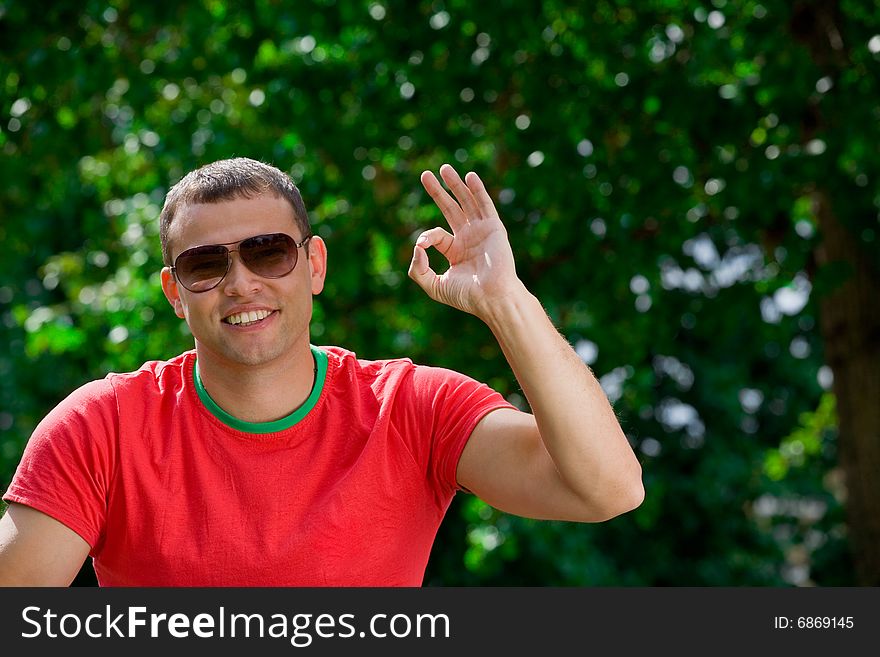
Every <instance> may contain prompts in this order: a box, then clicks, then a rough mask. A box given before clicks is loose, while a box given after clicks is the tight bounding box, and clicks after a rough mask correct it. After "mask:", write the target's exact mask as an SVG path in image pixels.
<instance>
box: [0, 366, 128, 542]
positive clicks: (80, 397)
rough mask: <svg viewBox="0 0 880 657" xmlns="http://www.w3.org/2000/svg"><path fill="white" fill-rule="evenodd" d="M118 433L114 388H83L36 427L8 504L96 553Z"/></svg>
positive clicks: (8, 494) (101, 383)
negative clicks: (44, 519) (51, 521)
mask: <svg viewBox="0 0 880 657" xmlns="http://www.w3.org/2000/svg"><path fill="white" fill-rule="evenodd" d="M117 427H118V413H117V406H116V397H115V394H114V392H113V388H112V386H111V384H110V382H109V381H108V380H107V379H102V380H100V381H92V382H90V383H87V384H85V385H84V386H82V387H80V388H78V389H77V390H75V391H74V392H73V393H71V394H70V395H69V396H68V397H67V398H66V399H64V400H63V401H62V402H61V403H60V404H59V405H58V406H56V407H55V408H54V409H53V410H52V411H51V412H50V413H49V414H48V415H46V417H45V418H44V419H43V421H42V422H40V424H39V425H37V428H36V429H35V430H34V432H33V434H32V435H31V437H30V439H29V440H28V443H27V445H26V446H25V449H24V454H23V455H22V459H21V462H20V463H19V465H18V468H17V469H16V471H15V475H14V476H13V478H12V482H11V484H10V485H9V488H8V489H7V491H6V493H5V494H4V495H3V499H4V500H6V501H7V502H17V503H19V504H24V505H27V506H29V507H32V508H34V509H36V510H38V511H42V512H43V513H45V514H47V515H49V516H51V517H53V518H55V519H56V520H58V521H59V522H61V523H63V524H64V525H66V526H67V527H69V528H70V529H72V530H73V531H75V532H76V533H77V534H79V535H80V536H81V537H82V538H83V539H84V540H85V541H86V542H87V543H88V544H89V545H90V546H91V548H92V551H93V552H94V549H95V547H96V545H97V544H98V542H99V540H100V538H101V536H102V534H103V527H104V520H105V517H106V509H107V498H108V495H109V491H110V484H111V481H112V477H113V464H114V463H115V457H116V454H115V451H116V447H115V446H116V440H115V437H116V434H117Z"/></svg>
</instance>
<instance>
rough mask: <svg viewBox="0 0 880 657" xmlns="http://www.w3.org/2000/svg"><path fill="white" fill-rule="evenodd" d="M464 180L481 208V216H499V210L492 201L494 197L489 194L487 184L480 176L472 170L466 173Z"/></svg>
mask: <svg viewBox="0 0 880 657" xmlns="http://www.w3.org/2000/svg"><path fill="white" fill-rule="evenodd" d="M464 180H465V183H466V184H467V186H468V189H470V191H471V194H472V195H473V198H474V202H475V203H476V204H477V206H478V207H479V209H480V216H481V217H496V216H498V210H497V209H496V208H495V204H494V203H493V202H492V197H491V196H489V192H487V191H486V186H485V185H484V184H483V181H482V180H481V179H480V176H478V175H477V174H476V173H474V172H473V171H470V172H468V173H467V175H465V177H464Z"/></svg>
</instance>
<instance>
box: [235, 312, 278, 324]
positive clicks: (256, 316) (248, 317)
mask: <svg viewBox="0 0 880 657" xmlns="http://www.w3.org/2000/svg"><path fill="white" fill-rule="evenodd" d="M275 312H276V311H274V310H249V311H245V312H241V313H233V314H232V315H229V316H228V317H224V318H223V323H224V324H231V325H232V326H242V327H244V326H253V325H254V324H256V323H258V322H262V321H263V320H264V319H266V318H267V317H269V316H270V315H274V314H275Z"/></svg>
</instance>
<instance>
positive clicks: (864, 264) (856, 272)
mask: <svg viewBox="0 0 880 657" xmlns="http://www.w3.org/2000/svg"><path fill="white" fill-rule="evenodd" d="M815 200H816V204H817V207H816V210H817V216H818V220H819V230H820V236H821V239H822V242H821V244H820V245H819V247H818V249H817V253H816V256H817V261H818V263H819V264H820V265H827V264H829V263H846V264H847V265H849V266H850V267H851V269H852V275H851V276H849V277H848V278H847V279H846V280H845V281H844V282H843V283H842V284H841V285H839V286H837V287H836V288H835V289H833V290H831V291H830V292H829V293H828V294H826V295H825V296H824V297H823V298H822V299H821V306H820V312H821V320H820V324H821V331H822V337H823V340H824V343H825V359H826V362H827V364H828V366H829V367H831V370H832V371H833V372H834V394H835V396H836V397H837V414H838V418H839V420H838V426H839V434H838V451H839V456H840V464H841V466H842V467H843V471H844V474H845V477H846V490H847V499H846V511H847V520H848V523H847V524H848V526H849V539H850V546H851V549H852V552H853V557H854V563H855V569H856V574H857V577H858V580H859V581H858V583H859V584H860V585H862V586H880V274H878V270H877V268H876V267H874V266H872V265H871V263H870V262H868V259H867V254H866V253H865V250H864V249H862V248H861V247H860V246H859V244H858V243H857V242H856V239H855V238H854V236H853V235H852V233H851V232H850V230H849V229H848V228H847V227H846V226H845V225H843V224H842V223H841V221H840V220H839V219H838V218H837V217H836V216H835V215H834V212H833V209H832V207H831V204H830V202H829V199H828V196H826V195H825V194H821V193H818V194H816V195H815Z"/></svg>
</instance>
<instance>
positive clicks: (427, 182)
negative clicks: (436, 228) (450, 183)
mask: <svg viewBox="0 0 880 657" xmlns="http://www.w3.org/2000/svg"><path fill="white" fill-rule="evenodd" d="M419 180H421V182H422V186H423V187H424V188H425V191H426V192H428V194H429V195H430V197H431V198H432V199H433V200H434V203H436V204H437V207H438V208H440V212H442V213H443V216H444V217H446V221H447V222H448V223H449V227H450V228H452V232H455V231H456V230H457V229H459V228H461V227H462V226H464V225H466V224H467V222H468V220H467V217H466V216H465V214H464V211H463V210H462V209H461V206H460V205H459V204H458V202H457V201H456V200H455V199H454V198H452V196H450V195H449V193H448V192H447V191H446V190H445V189H444V188H443V185H441V184H440V181H439V180H437V176H435V175H434V173H433V172H431V171H423V172H422V175H421V176H420V177H419Z"/></svg>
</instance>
